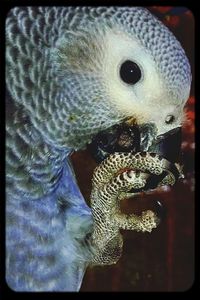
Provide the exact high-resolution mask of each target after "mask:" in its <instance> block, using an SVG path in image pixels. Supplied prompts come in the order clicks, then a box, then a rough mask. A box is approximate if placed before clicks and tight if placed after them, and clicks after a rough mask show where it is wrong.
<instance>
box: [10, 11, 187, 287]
mask: <svg viewBox="0 0 200 300" xmlns="http://www.w3.org/2000/svg"><path fill="white" fill-rule="evenodd" d="M116 40H117V41H118V43H119V47H123V45H124V48H121V49H122V50H123V49H125V48H126V49H127V48H128V46H127V45H131V51H132V47H133V49H134V47H136V49H140V50H141V51H140V52H141V57H140V55H139V54H138V52H137V51H136V52H133V56H134V55H136V56H135V57H136V60H137V59H138V60H139V64H140V65H141V68H142V70H143V77H144V83H143V82H141V83H139V84H138V85H137V86H135V88H133V90H131V89H130V88H129V89H128V88H126V87H124V86H123V85H122V87H121V83H120V80H119V82H117V79H116V78H117V66H118V64H119V63H120V61H121V60H123V59H126V58H127V55H128V54H127V53H128V52H127V53H126V54H124V53H123V52H120V53H121V58H120V61H117V59H118V56H119V53H118V52H117V49H116V48H117V47H118V46H116V45H117V44H116ZM110 41H112V42H110ZM132 42H133V45H132V44H131V43H132ZM6 43H7V44H6V84H7V97H6V108H7V112H6V120H7V126H6V143H7V154H6V155H7V157H6V175H7V183H6V187H7V192H6V193H7V199H6V203H7V204H6V209H7V212H6V221H7V224H6V228H7V233H6V237H7V242H6V246H7V250H6V259H7V267H6V273H7V282H8V284H9V286H10V287H11V288H12V289H14V290H20V291H66V290H77V289H79V287H80V284H81V280H82V276H83V274H84V270H85V267H86V266H87V265H88V264H89V263H90V260H91V255H92V252H91V249H90V248H89V247H88V245H87V243H86V241H85V240H84V239H85V237H86V236H87V234H88V233H89V232H91V231H92V217H91V212H90V209H89V208H88V207H87V205H86V204H85V202H84V199H83V197H82V195H81V193H80V191H79V189H78V186H77V183H76V180H75V176H74V174H73V171H72V170H71V164H70V161H69V156H70V154H71V153H72V151H74V150H78V149H83V148H84V147H85V146H86V144H87V143H89V142H90V141H91V138H92V137H93V136H94V135H95V134H97V133H98V132H99V131H101V130H105V129H107V128H109V127H110V126H112V125H114V124H117V123H119V122H120V121H122V120H123V119H125V118H127V117H132V116H133V115H134V114H135V115H134V117H135V118H136V119H137V118H138V122H143V119H144V120H145V121H146V120H147V119H148V121H151V122H155V124H156V125H157V127H158V131H159V130H160V132H164V131H167V130H169V129H171V128H173V127H175V126H178V125H180V124H181V122H182V119H181V115H182V110H183V106H184V104H185V102H186V100H187V98H188V95H189V89H190V82H191V72H190V66H189V63H188V60H187V58H186V56H185V53H184V50H183V49H182V47H181V45H180V43H179V42H178V41H177V40H176V39H175V37H174V36H173V35H172V33H170V32H169V30H168V29H167V28H166V27H165V26H164V25H163V24H162V23H161V22H160V21H158V20H157V19H156V18H155V17H153V16H152V15H151V14H150V13H149V12H148V11H147V10H146V9H143V8H138V7H133V8H131V7H129V8H128V7H122V8H121V7H95V8H92V7H25V8H22V7H16V8H14V9H12V10H11V11H10V12H9V14H8V16H7V19H6ZM109 43H111V45H110V44H109ZM126 43H127V44H126ZM112 45H113V48H112V47H111V46H112ZM111 48H112V49H111ZM127 51H128V50H127ZM115 53H116V54H115ZM112 56H113V57H114V58H113V60H114V61H113V62H112V68H113V69H112V68H111V67H110V66H109V64H108V63H107V61H109V60H110V57H112ZM115 63H116V65H115ZM115 69H116V71H113V70H115ZM113 72H114V73H113ZM148 72H149V73H148ZM153 72H155V73H153ZM146 73H147V76H146ZM110 74H114V75H113V76H111V75H110ZM145 76H146V77H145ZM151 76H152V77H153V78H152V82H151ZM115 77H116V78H115ZM146 78H147V79H146ZM145 80H146V81H145ZM156 80H157V81H156ZM154 83H155V86H153V85H154ZM143 85H144V86H143ZM150 85H152V86H153V87H152V90H149V86H150ZM115 86H119V89H118V88H117V90H116V88H115ZM125 88H126V89H127V94H125V95H124V98H127V99H128V100H127V101H129V100H130V101H129V102H127V103H126V102H125V103H123V97H122V93H123V90H124V89H125ZM154 90H156V91H155V93H157V94H154ZM161 95H162V96H163V97H162V102H161V101H160V96H161ZM150 96H153V97H152V99H153V100H152V101H154V102H148V100H149V98H150ZM132 99H133V101H132ZM158 99H159V100H158ZM136 100H139V101H136ZM131 101H132V102H131ZM158 101H159V102H158ZM129 103H131V104H130V105H129ZM152 103H153V104H154V106H155V105H158V110H159V112H158V113H157V112H155V111H153V110H152V109H151V107H152ZM144 106H146V111H145V108H144ZM160 109H162V112H163V118H165V117H166V115H168V114H169V113H172V112H173V113H174V114H175V123H174V124H172V125H166V124H164V122H163V120H162V118H160ZM133 111H134V114H133ZM158 115H159V117H158ZM140 116H142V118H141V120H140ZM143 116H144V117H143ZM161 122H163V124H162V125H160V124H161ZM170 126H171V127H170ZM85 243H86V244H85ZM93 251H94V249H93Z"/></svg>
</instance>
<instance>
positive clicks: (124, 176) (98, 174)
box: [91, 153, 176, 265]
mask: <svg viewBox="0 0 200 300" xmlns="http://www.w3.org/2000/svg"><path fill="white" fill-rule="evenodd" d="M144 158H145V159H144ZM131 168H133V169H131ZM120 170H121V171H120ZM163 171H164V172H165V173H164V174H165V177H164V178H162V180H161V183H159V184H162V182H163V183H164V184H166V183H168V184H174V183H175V181H176V178H175V175H174V174H173V173H172V172H170V171H169V165H168V161H166V160H165V159H162V158H160V157H159V156H157V155H150V154H149V153H143V154H141V155H138V154H135V155H133V154H131V153H117V154H116V153H115V154H114V155H110V156H109V157H108V158H107V159H106V160H104V161H103V162H102V163H101V164H100V165H99V166H98V167H97V168H96V170H95V172H94V176H93V188H92V193H91V209H92V215H93V220H94V227H93V232H92V234H91V244H92V245H93V247H94V249H95V250H94V256H93V259H92V263H93V264H98V265H104V264H114V263H116V262H117V261H118V260H119V258H120V256H121V253H122V247H123V239H122V235H121V234H120V229H128V230H135V231H141V232H151V231H152V229H153V228H156V227H157V225H158V224H159V218H158V217H157V216H156V214H155V213H154V212H153V211H151V210H146V211H143V212H142V214H141V216H138V215H135V214H130V215H126V214H124V213H121V211H120V200H122V199H123V197H122V195H125V194H126V193H127V192H128V191H130V190H132V189H135V190H141V189H143V188H145V185H146V183H147V180H148V178H149V177H150V176H151V174H154V175H155V174H156V175H160V174H162V173H163Z"/></svg>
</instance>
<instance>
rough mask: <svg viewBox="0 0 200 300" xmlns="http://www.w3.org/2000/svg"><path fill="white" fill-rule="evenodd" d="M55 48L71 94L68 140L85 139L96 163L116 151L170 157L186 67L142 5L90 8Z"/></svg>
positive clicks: (174, 153) (175, 149)
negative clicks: (148, 153) (86, 14)
mask: <svg viewBox="0 0 200 300" xmlns="http://www.w3.org/2000/svg"><path fill="white" fill-rule="evenodd" d="M98 9H99V11H98ZM77 18H78V15H77ZM56 49H57V50H56V56H57V58H58V59H57V61H58V65H59V72H60V74H61V82H62V83H63V87H64V88H63V90H66V91H67V94H68V95H67V96H68V98H69V93H71V97H70V100H69V101H70V105H68V107H67V111H68V115H69V116H70V117H69V118H71V123H72V124H71V125H72V126H70V130H71V131H72V132H73V131H74V132H75V134H74V135H73V139H71V140H70V135H69V136H68V144H70V143H71V144H72V147H73V148H75V149H80V148H83V147H85V146H86V145H89V148H90V150H91V152H92V153H93V155H94V157H95V158H96V160H97V161H98V162H101V161H102V160H103V159H104V158H105V157H107V156H108V155H109V154H110V153H113V152H116V151H122V152H123V151H125V152H126V151H127V152H129V151H133V152H138V151H140V152H143V151H150V152H155V153H159V154H161V155H162V156H164V157H165V158H166V159H168V160H170V161H172V162H176V161H177V159H178V154H179V149H180V145H181V125H182V123H183V121H184V105H185V103H186V101H187V99H188V97H189V93H190V85H191V69H190V64H189V62H188V59H187V57H186V55H185V52H184V50H183V48H182V46H181V45H180V43H179V42H178V40H177V39H176V38H175V36H174V35H173V34H172V33H171V32H170V31H169V29H168V28H167V27H165V25H164V24H162V23H161V22H160V21H159V20H158V19H157V18H156V17H154V16H153V15H152V14H151V13H150V12H149V11H148V10H147V9H145V8H139V7H132V8H131V7H130V8H128V7H121V8H120V7H112V8H110V9H108V8H106V9H105V8H103V7H101V8H91V11H90V16H89V17H87V16H86V17H85V18H82V19H81V20H79V22H78V25H77V28H76V31H75V32H72V31H68V32H67V34H66V37H65V36H62V37H61V38H60V39H58V41H57V44H56ZM63 78H64V80H63ZM71 99H73V101H72V100H71ZM69 101H68V102H69ZM70 111H72V113H70ZM74 136H76V139H74Z"/></svg>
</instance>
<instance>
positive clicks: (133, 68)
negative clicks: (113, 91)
mask: <svg viewBox="0 0 200 300" xmlns="http://www.w3.org/2000/svg"><path fill="white" fill-rule="evenodd" d="M119 73H120V77H121V79H122V80H123V81H124V82H125V83H127V84H135V83H137V82H138V81H139V80H140V78H141V76H142V73H141V70H140V68H139V66H138V65H137V64H136V63H134V62H133V61H131V60H126V61H125V62H124V63H123V64H122V65H121V67H120V72H119Z"/></svg>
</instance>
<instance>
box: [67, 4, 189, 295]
mask: <svg viewBox="0 0 200 300" xmlns="http://www.w3.org/2000/svg"><path fill="white" fill-rule="evenodd" d="M149 9H150V10H151V11H152V13H154V14H155V15H157V17H158V18H160V19H161V20H162V21H163V22H164V23H165V24H166V25H167V26H168V27H169V28H170V29H171V31H173V33H174V34H175V36H176V37H177V38H178V40H179V41H180V42H181V44H182V46H183V48H184V49H185V51H186V54H187V56H188V58H189V60H190V63H191V66H192V71H193V67H194V17H193V15H192V12H191V11H189V10H188V9H186V8H181V7H166V6H165V7H159V6H154V7H150V8H149ZM193 73H194V72H193ZM194 102H195V101H194V76H193V85H192V89H191V97H190V99H189V100H188V103H187V105H186V115H187V119H186V122H185V125H184V129H183V143H182V152H183V163H184V174H185V178H184V179H183V180H181V181H179V182H178V183H177V184H176V185H175V186H174V187H173V188H168V189H167V190H166V191H165V192H163V191H162V192H161V191H155V193H154V194H153V195H144V194H141V195H140V196H138V197H136V198H134V199H129V200H124V201H123V204H122V210H123V211H127V212H129V213H130V212H133V211H134V212H137V213H140V212H141V210H144V209H148V208H153V205H154V203H155V200H158V201H160V202H161V203H162V204H163V206H164V208H165V210H166V216H165V218H164V219H163V220H162V222H161V224H160V225H159V227H158V228H157V229H155V230H153V231H152V233H151V234H149V233H137V232H134V231H123V237H124V248H123V255H122V257H121V259H120V260H119V262H118V263H117V264H116V265H113V266H104V267H93V268H89V269H88V270H87V272H86V274H85V277H84V280H83V284H82V287H81V291H185V290H187V289H189V288H190V287H191V286H192V284H193V281H194V146H195V144H194V130H195V128H194ZM72 159H73V165H74V168H75V172H76V175H77V180H78V183H79V186H80V189H81V191H82V193H83V195H84V197H85V199H86V201H87V202H88V204H89V198H90V192H91V178H92V174H93V171H94V168H95V166H96V164H95V162H94V161H93V160H92V158H91V156H90V154H89V153H88V152H87V151H81V152H77V153H74V154H73V157H72Z"/></svg>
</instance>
